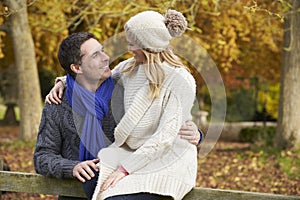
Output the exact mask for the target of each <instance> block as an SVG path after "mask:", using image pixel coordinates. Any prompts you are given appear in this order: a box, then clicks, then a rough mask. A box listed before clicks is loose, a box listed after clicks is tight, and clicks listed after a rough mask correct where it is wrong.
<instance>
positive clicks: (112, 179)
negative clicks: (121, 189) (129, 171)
mask: <svg viewBox="0 0 300 200" xmlns="http://www.w3.org/2000/svg"><path fill="white" fill-rule="evenodd" d="M125 176H126V174H125V173H124V172H122V171H120V170H119V169H117V170H116V171H114V172H113V173H112V174H111V175H109V177H108V178H107V179H106V181H105V182H104V183H103V184H102V186H101V189H100V191H101V192H103V191H104V190H107V189H108V188H109V187H114V186H115V185H116V184H117V183H118V182H119V181H120V180H121V179H122V178H124V177H125Z"/></svg>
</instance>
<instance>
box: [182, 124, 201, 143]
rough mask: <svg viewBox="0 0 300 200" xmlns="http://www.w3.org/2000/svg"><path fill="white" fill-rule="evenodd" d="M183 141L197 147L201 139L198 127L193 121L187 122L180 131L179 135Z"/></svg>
mask: <svg viewBox="0 0 300 200" xmlns="http://www.w3.org/2000/svg"><path fill="white" fill-rule="evenodd" d="M178 134H179V135H180V137H181V139H184V140H187V141H189V143H191V144H194V145H197V144H198V142H199V139H200V132H199V131H198V127H197V126H196V124H195V123H194V122H192V121H186V122H185V124H183V125H182V126H181V128H180V130H179V133H178Z"/></svg>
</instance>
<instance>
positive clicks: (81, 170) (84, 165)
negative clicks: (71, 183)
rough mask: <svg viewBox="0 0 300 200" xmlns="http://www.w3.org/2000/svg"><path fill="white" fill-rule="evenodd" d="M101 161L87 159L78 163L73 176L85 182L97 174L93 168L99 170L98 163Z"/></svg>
mask: <svg viewBox="0 0 300 200" xmlns="http://www.w3.org/2000/svg"><path fill="white" fill-rule="evenodd" d="M98 162H99V159H94V160H87V161H83V162H80V163H78V164H77V165H75V167H74V168H73V176H74V177H76V178H77V179H78V180H79V181H81V182H83V183H84V182H85V180H86V179H87V180H91V179H92V178H93V177H94V176H95V174H94V172H93V170H92V169H91V168H93V169H94V170H95V171H96V172H98V171H99V168H98V166H97V165H96V164H97V163H98Z"/></svg>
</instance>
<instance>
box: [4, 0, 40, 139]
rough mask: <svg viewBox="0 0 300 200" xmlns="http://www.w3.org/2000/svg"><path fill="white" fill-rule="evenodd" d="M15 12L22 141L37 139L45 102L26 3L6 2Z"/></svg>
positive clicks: (12, 26)
mask: <svg viewBox="0 0 300 200" xmlns="http://www.w3.org/2000/svg"><path fill="white" fill-rule="evenodd" d="M5 3H6V5H7V6H8V7H9V10H10V11H11V12H12V14H11V15H10V19H9V26H10V31H11V35H12V40H13V47H14V55H15V64H16V68H17V76H18V99H19V101H18V105H19V108H20V138H21V139H23V140H32V139H35V138H36V135H37V131H38V126H39V123H40V118H41V112H42V100H41V91H40V84H39V79H38V72H37V64H36V60H35V52H34V44H33V39H32V35H31V31H30V27H29V24H28V18H27V5H26V0H6V1H5Z"/></svg>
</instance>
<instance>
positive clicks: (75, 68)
mask: <svg viewBox="0 0 300 200" xmlns="http://www.w3.org/2000/svg"><path fill="white" fill-rule="evenodd" d="M70 69H71V70H72V71H73V72H74V73H75V74H81V73H82V71H81V67H80V65H77V64H71V66H70Z"/></svg>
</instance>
